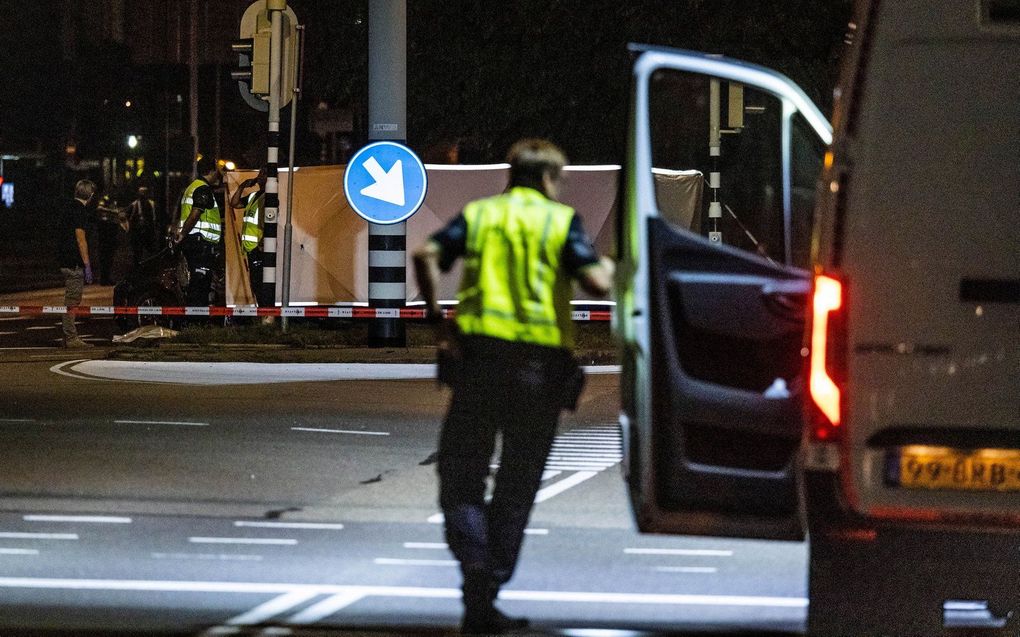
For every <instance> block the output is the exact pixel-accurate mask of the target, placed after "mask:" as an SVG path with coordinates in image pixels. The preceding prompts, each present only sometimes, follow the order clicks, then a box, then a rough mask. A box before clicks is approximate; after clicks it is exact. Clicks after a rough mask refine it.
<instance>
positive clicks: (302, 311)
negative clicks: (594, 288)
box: [0, 305, 612, 321]
mask: <svg viewBox="0 0 1020 637" xmlns="http://www.w3.org/2000/svg"><path fill="white" fill-rule="evenodd" d="M68 313H70V314H74V315H77V316H106V315H127V316H136V315H137V316H286V317H289V318H355V319H394V318H402V319H423V318H425V310H424V309H422V308H412V307H399V308H398V307H394V308H380V307H360V306H356V307H334V306H315V307H252V306H243V307H220V306H210V307H158V306H139V307H133V306H132V307H122V306H113V305H79V306H77V307H70V308H68V307H65V306H63V305H0V315H2V314H17V315H24V316H41V315H48V314H68ZM454 313H455V310H453V309H449V308H444V309H443V315H444V316H446V317H448V318H449V317H452V316H453V315H454ZM570 314H571V318H572V319H573V320H575V321H608V320H610V316H611V314H612V312H611V311H609V310H573V311H572V312H571V313H570Z"/></svg>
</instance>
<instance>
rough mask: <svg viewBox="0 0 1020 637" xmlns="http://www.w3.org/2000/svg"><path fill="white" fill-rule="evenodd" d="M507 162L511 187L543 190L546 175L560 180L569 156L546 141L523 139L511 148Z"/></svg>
mask: <svg viewBox="0 0 1020 637" xmlns="http://www.w3.org/2000/svg"><path fill="white" fill-rule="evenodd" d="M506 161H507V163H509V164H510V185H511V186H529V187H532V188H538V189H541V187H542V177H543V176H544V175H549V176H550V177H552V178H553V179H559V177H560V173H562V172H563V167H564V166H566V165H567V156H566V155H564V154H563V151H562V150H560V149H559V147H558V146H556V144H553V143H552V142H550V141H547V140H545V139H522V140H520V141H519V142H517V143H516V144H514V145H513V146H511V147H510V152H508V153H507V156H506Z"/></svg>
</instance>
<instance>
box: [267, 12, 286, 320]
mask: <svg viewBox="0 0 1020 637" xmlns="http://www.w3.org/2000/svg"><path fill="white" fill-rule="evenodd" d="M286 9H287V0H266V10H267V11H268V12H269V18H270V22H271V24H272V35H271V37H270V40H269V42H270V45H269V135H268V149H267V150H266V200H265V212H266V217H265V223H264V224H263V235H262V254H263V262H262V264H263V265H262V294H263V297H264V299H265V302H266V303H267V304H268V305H269V306H273V305H276V237H277V219H278V217H279V213H280V182H279V171H278V167H279V156H280V89H281V87H282V84H283V83H282V81H281V71H282V68H281V65H280V60H281V58H282V53H283V11H284V10H286Z"/></svg>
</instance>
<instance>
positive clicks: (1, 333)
mask: <svg viewBox="0 0 1020 637" xmlns="http://www.w3.org/2000/svg"><path fill="white" fill-rule="evenodd" d="M12 334H17V332H0V336H11V335H12Z"/></svg>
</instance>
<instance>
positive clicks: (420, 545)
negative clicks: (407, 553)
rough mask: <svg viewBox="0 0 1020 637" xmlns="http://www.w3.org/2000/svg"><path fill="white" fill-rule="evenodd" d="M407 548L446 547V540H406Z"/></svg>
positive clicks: (405, 546) (405, 545)
mask: <svg viewBox="0 0 1020 637" xmlns="http://www.w3.org/2000/svg"><path fill="white" fill-rule="evenodd" d="M404 548H405V549H446V548H450V547H449V545H448V544H447V543H446V542H404Z"/></svg>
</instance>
